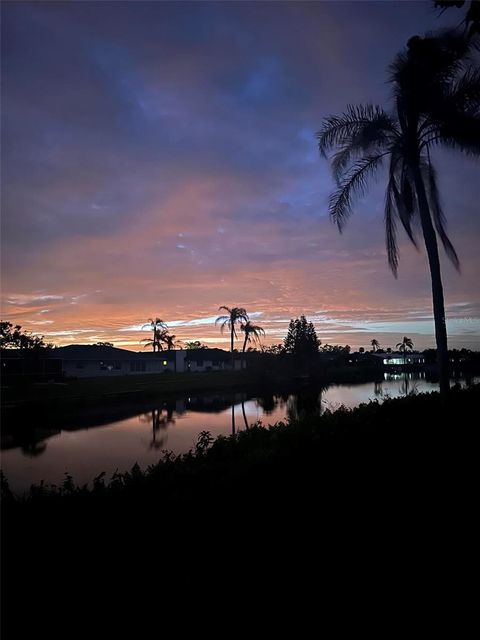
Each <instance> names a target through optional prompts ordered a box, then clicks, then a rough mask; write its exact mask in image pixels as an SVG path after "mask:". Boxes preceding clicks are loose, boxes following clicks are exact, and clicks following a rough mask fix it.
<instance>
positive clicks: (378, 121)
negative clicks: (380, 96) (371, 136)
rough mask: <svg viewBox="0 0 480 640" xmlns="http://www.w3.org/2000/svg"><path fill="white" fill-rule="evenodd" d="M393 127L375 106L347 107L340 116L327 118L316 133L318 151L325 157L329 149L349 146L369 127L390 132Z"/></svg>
mask: <svg viewBox="0 0 480 640" xmlns="http://www.w3.org/2000/svg"><path fill="white" fill-rule="evenodd" d="M392 126H394V123H393V120H392V118H391V117H390V116H389V115H388V114H387V113H386V112H385V111H384V110H383V109H382V108H381V107H379V106H376V105H371V104H367V105H358V106H355V105H348V106H347V110H346V111H345V112H344V113H342V114H341V115H340V116H329V117H327V118H325V119H324V121H323V126H322V128H321V129H320V131H318V132H317V134H316V137H317V140H318V149H319V151H320V153H321V155H322V156H324V157H326V154H327V152H328V150H329V149H332V148H333V147H337V146H346V145H349V144H351V142H352V140H354V139H355V137H356V136H358V135H359V134H360V132H361V131H362V130H365V131H366V132H367V131H368V129H369V128H370V127H372V130H373V129H377V130H386V131H387V130H391V128H392Z"/></svg>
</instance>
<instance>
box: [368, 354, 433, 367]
mask: <svg viewBox="0 0 480 640" xmlns="http://www.w3.org/2000/svg"><path fill="white" fill-rule="evenodd" d="M369 356H370V357H373V358H381V359H382V362H383V364H384V365H387V366H395V367H403V366H404V365H405V366H407V365H421V364H425V356H424V355H423V353H415V352H407V353H406V354H405V358H404V356H403V353H370V354H369Z"/></svg>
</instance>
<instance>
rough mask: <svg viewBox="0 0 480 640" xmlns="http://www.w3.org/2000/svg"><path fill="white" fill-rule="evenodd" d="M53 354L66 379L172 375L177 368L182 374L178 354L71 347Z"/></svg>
mask: <svg viewBox="0 0 480 640" xmlns="http://www.w3.org/2000/svg"><path fill="white" fill-rule="evenodd" d="M52 353H54V354H55V357H56V358H59V359H60V360H61V361H62V371H63V373H64V375H65V376H66V377H68V378H93V377H99V376H102V377H103V376H128V375H138V374H142V373H165V372H167V371H170V372H175V371H177V367H179V369H180V371H183V361H182V358H181V356H180V352H179V351H160V352H156V353H153V352H151V353H136V352H134V351H128V350H127V349H119V348H117V347H105V346H98V345H90V344H71V345H68V346H66V347H58V348H57V349H54V351H53V352H52Z"/></svg>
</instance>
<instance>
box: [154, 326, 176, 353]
mask: <svg viewBox="0 0 480 640" xmlns="http://www.w3.org/2000/svg"><path fill="white" fill-rule="evenodd" d="M176 337H177V336H175V335H170V334H169V333H168V330H167V329H164V330H163V331H161V332H160V333H159V335H158V343H159V344H160V345H161V343H163V344H165V345H166V346H167V349H175V346H176V345H177V342H176V341H175V338H176Z"/></svg>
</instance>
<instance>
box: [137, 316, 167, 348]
mask: <svg viewBox="0 0 480 640" xmlns="http://www.w3.org/2000/svg"><path fill="white" fill-rule="evenodd" d="M144 327H150V329H151V330H152V331H153V338H152V339H151V340H142V342H146V343H147V344H146V345H145V346H152V347H153V351H154V352H155V351H162V346H161V344H160V340H159V337H160V334H161V331H163V330H165V329H166V328H167V325H166V324H165V322H164V321H163V320H162V319H161V318H149V319H148V323H147V324H144V325H143V327H142V329H143V328H144Z"/></svg>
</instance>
